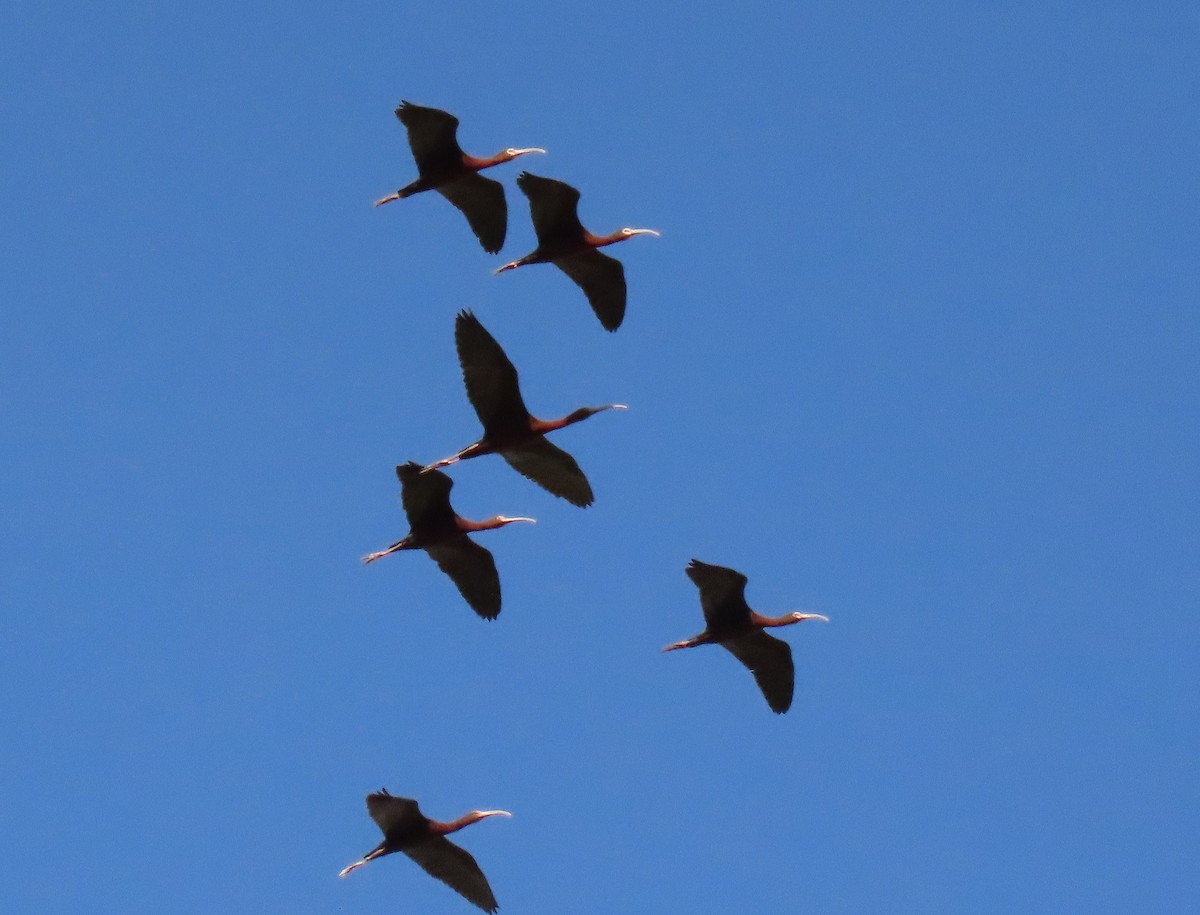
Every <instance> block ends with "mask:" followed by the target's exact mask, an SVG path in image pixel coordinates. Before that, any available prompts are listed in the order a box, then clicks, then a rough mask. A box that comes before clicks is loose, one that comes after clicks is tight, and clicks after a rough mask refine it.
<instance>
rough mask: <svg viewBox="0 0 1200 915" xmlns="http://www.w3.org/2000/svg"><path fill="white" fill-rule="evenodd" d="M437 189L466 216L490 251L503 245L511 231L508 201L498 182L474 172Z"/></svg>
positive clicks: (472, 228) (484, 248)
mask: <svg viewBox="0 0 1200 915" xmlns="http://www.w3.org/2000/svg"><path fill="white" fill-rule="evenodd" d="M437 192H438V193H439V194H441V195H442V196H443V197H445V198H446V199H447V200H449V201H450V202H451V203H452V204H454V206H455V207H456V208H457V209H458V210H459V212H461V213H462V214H463V215H464V216H466V217H467V222H468V223H470V224H471V231H472V232H474V233H475V237H476V238H478V239H479V243H480V244H481V245H483V250H484V251H486V252H487V253H488V254H495V253H496V252H498V251H499V250H500V249H501V248H503V247H504V236H505V235H506V234H507V232H508V203H507V202H506V201H505V199H504V186H503V185H502V184H501V183H500V182H499V181H493V180H492V179H491V178H485V177H483V175H480V174H477V173H472V174H469V175H464V176H463V177H462V178H459V179H458V180H456V181H451V182H449V183H448V184H443V185H440V186H439V187H438V189H437Z"/></svg>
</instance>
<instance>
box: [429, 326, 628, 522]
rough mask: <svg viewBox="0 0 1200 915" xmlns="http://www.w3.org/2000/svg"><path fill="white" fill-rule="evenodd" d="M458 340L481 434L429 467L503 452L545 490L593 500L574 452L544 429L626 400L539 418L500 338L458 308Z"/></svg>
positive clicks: (575, 500)
mask: <svg viewBox="0 0 1200 915" xmlns="http://www.w3.org/2000/svg"><path fill="white" fill-rule="evenodd" d="M454 342H455V345H456V346H457V347H458V361H459V363H460V364H461V365H462V373H463V381H464V383H465V384H466V387H467V397H468V399H470V401H471V406H473V407H474V408H475V412H476V413H477V414H478V416H479V421H480V422H481V423H483V438H481V439H479V441H477V442H475V443H473V444H471V445H468V446H467V447H466V448H464V449H463V450H462V451H460V452H458V454H455V455H451V456H450V457H448V458H444V459H442V460H440V461H437V462H435V463H433V464H430V465H429V466H428V467H426V468H425V470H426V471H427V472H428V471H432V470H435V469H436V468H438V467H447V466H449V465H450V464H454V463H457V462H458V461H465V460H468V459H469V458H473V457H479V456H480V455H481V454H499V455H500V456H501V457H503V458H504V460H506V461H508V463H509V464H510V465H511V466H512V468H513V469H514V470H516V471H517V473H519V474H521V475H522V476H525V477H527V478H529V479H530V480H532V481H533V482H535V483H537V485H538V486H540V487H542V488H543V489H545V490H546V491H548V492H550V493H553V494H554V495H556V496H558V497H559V498H561V499H566V500H567V501H568V502H570V503H571V504H572V505H578V506H579V507H580V508H586V507H587V506H589V505H591V504H592V499H593V496H592V487H591V486H590V485H589V484H588V481H587V477H585V476H584V475H583V471H582V470H580V469H579V465H578V464H576V463H575V459H574V458H573V457H571V455H569V454H567V452H565V451H563V450H562V449H561V448H558V447H556V446H554V445H552V444H550V442H548V441H547V440H546V433H547V432H553V431H554V430H555V429H561V428H563V427H564V426H569V425H571V424H572V423H577V422H580V421H582V420H585V419H587V418H588V417H589V416H594V415H595V414H597V413H601V412H603V411H604V410H624V409H626V407H625V405H624V404H619V403H615V404H606V405H604V406H602V407H580V408H579V409H578V410H575V411H574V412H572V413H569V414H567V415H566V416H564V417H563V418H562V419H550V420H547V419H538V418H537V417H536V416H531V415H530V413H529V410H528V409H526V407H525V401H524V400H522V399H521V389H520V387H519V386H518V384H517V370H516V368H515V367H514V366H513V364H512V363H511V362H510V361H509V359H508V356H506V355H505V354H504V350H502V349H501V348H500V344H499V343H497V342H496V338H495V337H493V336H492V335H491V334H489V333H488V332H487V328H485V327H484V326H483V325H482V324H480V323H479V319H478V318H476V317H475V315H473V314H472V313H471V312H469V311H463V312H460V313H459V315H458V319H457V320H456V321H455V324H454Z"/></svg>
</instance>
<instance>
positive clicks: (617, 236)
mask: <svg viewBox="0 0 1200 915" xmlns="http://www.w3.org/2000/svg"><path fill="white" fill-rule="evenodd" d="M627 238H629V236H628V235H625V234H624V233H622V232H621V230H620V229H618V230H617V231H616V232H613V234H612V235H593V234H592V233H591V232H584V233H583V240H584V243H585V244H588V245H591V246H592V247H593V248H603V247H605V246H606V245H614V244H616V243H617V242H619V241H624V240H625V239H627Z"/></svg>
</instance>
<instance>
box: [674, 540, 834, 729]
mask: <svg viewBox="0 0 1200 915" xmlns="http://www.w3.org/2000/svg"><path fill="white" fill-rule="evenodd" d="M686 571H687V575H688V577H689V578H690V579H691V580H692V581H693V582H694V583H695V584H696V587H698V588H699V589H700V607H701V609H702V610H703V611H704V622H705V624H706V626H705V629H704V631H703V632H701V633H700V634H698V635H695V636H692V638H690V639H684V640H683V641H682V642H674V643H672V644H670V645H668V646H667V647H666V648H664V649H663V651H675V650H676V649H679V648H695V647H696V646H698V645H720V646H721V647H722V648H725V649H727V650H728V651H729V652H730V654H732V655H733V656H734V657H735V658H737V659H738V660H739V661H740V662H741V663H742V664H743V665H744V666H745V667H746V668H747V669H748V670H749V671H750V672H751V673H753V674H754V679H755V682H757V683H758V687H759V689H760V690H761V691H762V694H763V697H764V698H765V699H766V700H767V704H768V705H769V706H770V707H771V711H773V712H777V713H783V712H786V711H787V710H788V709H789V708H790V707H791V704H792V693H793V690H794V688H795V669H794V667H793V664H792V649H791V646H789V645H788V644H787V642H782V641H780V640H779V639H777V638H775V637H774V636H770V635H767V633H766V632H765V631H764V630H765V629H773V628H776V627H778V626H791V625H792V624H793V623H800V622H803V621H804V620H814V619H815V620H823V621H824V622H829V618H828V617H826V616H823V615H821V614H820V613H799V612H796V613H788V614H786V615H784V616H763V615H762V614H761V613H756V612H755V611H754V610H751V609H750V607H749V605H748V604H747V603H746V597H745V590H746V581H747V579H746V576H745V575H743V574H742V573H740V572H735V571H734V570H733V569H727V568H725V567H724V566H714V565H709V564H708V563H706V562H700V561H699V560H698V559H693V560H692V561H691V562H690V563H688V567H687V569H686Z"/></svg>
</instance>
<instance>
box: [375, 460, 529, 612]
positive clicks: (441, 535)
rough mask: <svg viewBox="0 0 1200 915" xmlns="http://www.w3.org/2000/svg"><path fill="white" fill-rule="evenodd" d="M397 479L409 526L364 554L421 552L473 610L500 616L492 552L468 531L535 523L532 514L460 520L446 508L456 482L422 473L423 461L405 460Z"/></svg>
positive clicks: (431, 473)
mask: <svg viewBox="0 0 1200 915" xmlns="http://www.w3.org/2000/svg"><path fill="white" fill-rule="evenodd" d="M396 476H398V477H399V478H400V500H401V503H402V504H403V506H404V513H405V514H406V515H408V526H409V527H410V528H411V530H410V531H409V532H408V535H407V536H406V537H405V538H404V539H403V540H397V541H396V542H395V543H393V544H392V545H391V546H389V547H388V548H387V549H386V550H380V551H379V552H378V553H371V554H370V555H369V556H364V557H363V562H374V561H375V560H376V559H379V558H380V557H381V556H386V555H388V554H389V553H395V552H396V551H398V550H424V551H425V552H426V553H428V554H429V556H430V558H431V559H433V561H434V562H436V563H437V564H438V568H440V569H441V570H442V571H443V572H445V573H446V574H447V575H449V576H450V580H451V581H453V582H454V584H455V585H456V586H457V587H458V590H459V592H460V593H461V594H462V596H463V597H464V598H465V599H466V601H467V603H468V604H470V605H471V609H472V610H474V611H475V612H476V613H478V614H479V615H480V616H482V617H483V618H484V619H485V620H494V619H495V618H496V617H497V616H499V615H500V576H499V575H498V574H497V572H496V561H495V560H494V559H493V558H492V554H491V553H490V552H488V551H487V550H486V549H484V548H483V547H481V546H480V545H479V544H478V543H476V542H475V541H474V540H472V539H471V538H470V537H468V536H467V534H468V533H471V532H472V531H490V530H494V529H495V528H498V527H504V525H506V524H512V523H513V522H514V521H528V522H529V523H530V524H533V523H535V522H534V520H533V519H532V518H506V517H504V516H503V515H497V516H496V517H494V518H488V519H487V520H486V521H468V520H467V519H466V518H460V517H459V516H458V514H457V513H455V511H454V509H453V508H451V507H450V489H451V487H453V486H454V481H453V480H452V479H450V478H449V477H448V476H446V475H445V474H444V473H439V472H438V471H436V470H435V471H432V472H430V473H422V472H421V465H420V464H415V463H413V462H411V461H410V462H409V463H407V464H401V465H400V466H398V467H397V468H396Z"/></svg>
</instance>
